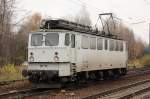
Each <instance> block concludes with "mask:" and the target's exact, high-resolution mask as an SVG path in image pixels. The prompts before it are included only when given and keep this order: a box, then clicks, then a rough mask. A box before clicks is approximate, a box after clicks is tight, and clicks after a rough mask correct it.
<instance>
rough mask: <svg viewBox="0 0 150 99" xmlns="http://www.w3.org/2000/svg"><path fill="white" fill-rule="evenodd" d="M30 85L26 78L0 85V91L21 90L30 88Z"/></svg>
mask: <svg viewBox="0 0 150 99" xmlns="http://www.w3.org/2000/svg"><path fill="white" fill-rule="evenodd" d="M30 87H31V84H30V83H29V82H28V80H25V81H18V82H14V83H12V84H8V85H4V86H0V93H4V92H8V91H12V90H22V89H25V88H30Z"/></svg>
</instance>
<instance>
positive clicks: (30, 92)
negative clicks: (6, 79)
mask: <svg viewBox="0 0 150 99" xmlns="http://www.w3.org/2000/svg"><path fill="white" fill-rule="evenodd" d="M54 91H56V90H51V89H39V88H31V89H25V90H12V91H9V92H6V93H1V94H0V99H6V98H8V99H9V98H11V99H18V98H24V97H29V96H35V95H41V94H46V93H52V92H54ZM51 95H55V94H51Z"/></svg>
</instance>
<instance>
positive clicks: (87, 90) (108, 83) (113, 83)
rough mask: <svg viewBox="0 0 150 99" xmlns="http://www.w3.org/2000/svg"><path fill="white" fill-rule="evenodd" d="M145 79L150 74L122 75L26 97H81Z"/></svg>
mask: <svg viewBox="0 0 150 99" xmlns="http://www.w3.org/2000/svg"><path fill="white" fill-rule="evenodd" d="M145 79H150V74H144V75H140V76H134V77H122V78H120V79H118V80H105V81H101V82H99V83H96V84H91V85H89V86H86V87H84V88H79V89H75V90H72V91H66V90H65V89H61V90H60V91H59V92H57V93H49V94H47V95H41V96H32V97H26V98H25V99H79V98H81V97H84V96H87V95H90V94H93V93H97V92H103V91H105V90H109V89H113V88H116V87H120V86H124V85H126V84H129V83H134V82H137V81H141V80H145Z"/></svg>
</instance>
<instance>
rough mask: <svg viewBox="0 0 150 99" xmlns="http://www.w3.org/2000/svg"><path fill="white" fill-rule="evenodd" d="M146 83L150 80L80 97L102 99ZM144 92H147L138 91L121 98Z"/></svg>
mask: <svg viewBox="0 0 150 99" xmlns="http://www.w3.org/2000/svg"><path fill="white" fill-rule="evenodd" d="M148 82H150V79H147V80H143V81H139V82H136V83H131V84H128V85H125V86H121V87H118V88H114V89H111V90H106V91H104V92H98V93H95V94H92V95H89V96H85V97H81V99H97V98H101V97H104V96H107V95H110V94H113V93H116V92H119V91H121V90H124V89H128V88H131V87H134V86H138V85H141V84H144V83H148ZM148 89H149V88H148ZM144 90H147V89H143V90H140V91H139V92H136V93H132V94H128V95H126V96H123V98H129V97H131V96H133V94H137V93H140V92H142V91H144ZM123 98H122V99H123Z"/></svg>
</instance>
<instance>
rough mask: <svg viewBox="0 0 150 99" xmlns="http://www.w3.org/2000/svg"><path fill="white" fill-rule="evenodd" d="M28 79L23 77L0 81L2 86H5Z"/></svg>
mask: <svg viewBox="0 0 150 99" xmlns="http://www.w3.org/2000/svg"><path fill="white" fill-rule="evenodd" d="M26 80H27V79H21V80H11V81H0V86H4V85H9V84H12V83H15V82H23V81H26Z"/></svg>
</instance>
